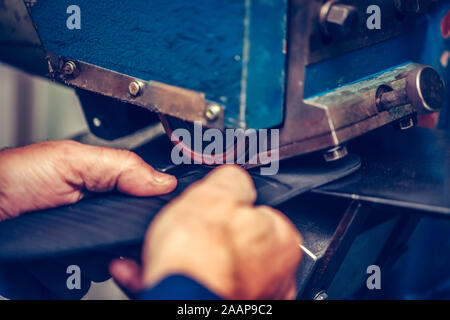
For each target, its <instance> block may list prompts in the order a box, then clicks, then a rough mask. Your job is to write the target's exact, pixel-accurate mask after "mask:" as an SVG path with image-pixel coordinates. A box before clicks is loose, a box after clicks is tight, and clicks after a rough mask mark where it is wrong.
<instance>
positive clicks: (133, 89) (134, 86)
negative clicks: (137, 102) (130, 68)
mask: <svg viewBox="0 0 450 320" xmlns="http://www.w3.org/2000/svg"><path fill="white" fill-rule="evenodd" d="M142 87H143V84H142V82H140V81H137V80H133V81H131V82H130V84H129V85H128V92H129V93H130V94H131V95H132V96H133V97H137V96H138V95H140V94H141V91H142Z"/></svg>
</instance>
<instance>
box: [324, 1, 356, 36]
mask: <svg viewBox="0 0 450 320" xmlns="http://www.w3.org/2000/svg"><path fill="white" fill-rule="evenodd" d="M319 20H320V23H321V25H322V28H323V31H324V33H325V34H326V35H333V34H340V35H346V34H349V33H350V32H351V31H352V30H354V28H355V26H356V25H357V24H358V11H357V10H356V8H355V7H353V6H350V5H345V4H341V3H339V2H338V1H337V0H330V1H328V2H326V3H325V4H324V5H323V6H322V7H321V8H320V14H319Z"/></svg>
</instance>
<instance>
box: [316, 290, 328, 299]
mask: <svg viewBox="0 0 450 320" xmlns="http://www.w3.org/2000/svg"><path fill="white" fill-rule="evenodd" d="M313 299H314V300H327V299H328V293H327V292H326V291H325V290H322V291H319V292H318V293H317V294H316V295H315V296H314V298H313Z"/></svg>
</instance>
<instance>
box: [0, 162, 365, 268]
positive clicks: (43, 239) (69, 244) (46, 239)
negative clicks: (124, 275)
mask: <svg viewBox="0 0 450 320" xmlns="http://www.w3.org/2000/svg"><path fill="white" fill-rule="evenodd" d="M359 166H360V159H359V157H358V156H356V155H353V154H350V155H348V156H347V157H345V158H344V159H341V160H339V161H336V162H332V163H324V162H323V161H319V160H318V159H316V158H314V157H313V158H305V157H302V158H301V159H291V160H288V161H284V162H282V163H280V170H279V172H278V174H277V175H274V176H261V175H259V169H254V170H251V171H250V173H251V175H252V177H253V180H254V183H255V186H256V188H257V192H258V199H257V204H267V205H271V206H276V205H278V204H280V203H282V202H284V201H286V200H288V199H290V198H293V197H294V196H296V195H299V194H301V193H303V192H306V191H309V190H311V189H313V188H316V187H319V186H321V185H324V184H326V183H328V182H331V181H334V180H337V179H339V178H341V177H344V176H346V175H348V174H350V173H352V172H354V171H355V170H357V169H358V168H359ZM210 170H211V169H209V168H204V167H201V166H198V165H193V166H187V167H180V168H176V170H175V171H173V172H171V173H172V174H175V175H176V176H177V177H178V187H177V189H176V190H175V191H174V192H173V193H171V194H170V195H165V196H161V197H151V198H135V197H130V196H125V195H121V194H117V193H112V194H107V195H96V196H93V197H91V198H88V199H85V200H83V201H81V202H79V203H77V204H74V205H70V206H65V207H60V208H56V209H50V210H44V211H40V212H31V213H27V214H24V215H22V216H20V217H18V218H15V219H11V220H6V221H4V222H1V223H0V260H3V261H12V260H23V259H41V258H45V257H55V256H58V255H67V254H74V253H80V252H83V251H86V250H97V249H106V248H108V247H113V246H125V245H129V244H133V243H140V242H141V241H142V239H143V237H144V235H145V231H146V229H147V227H148V225H149V223H150V222H151V220H152V218H153V217H154V216H155V214H156V213H157V212H158V211H159V210H160V209H161V208H162V207H163V206H164V205H165V204H166V203H167V202H168V201H170V200H171V199H173V198H174V197H176V196H177V195H178V194H180V193H181V192H182V191H183V190H184V189H185V188H186V187H187V186H189V185H190V184H191V183H193V182H195V181H197V180H198V179H201V178H202V177H203V176H204V175H205V174H206V173H207V172H209V171H210Z"/></svg>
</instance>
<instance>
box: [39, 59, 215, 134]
mask: <svg viewBox="0 0 450 320" xmlns="http://www.w3.org/2000/svg"><path fill="white" fill-rule="evenodd" d="M47 60H48V65H49V71H50V74H49V75H50V77H51V78H53V79H55V80H58V81H61V82H63V83H64V84H67V85H69V86H72V87H76V88H81V89H85V90H88V91H92V92H96V93H98V94H101V95H104V96H107V97H111V98H115V99H118V100H120V101H123V102H127V103H130V104H133V105H137V106H140V107H143V108H146V109H148V110H151V111H155V112H160V113H164V114H167V115H170V116H173V117H177V118H180V119H183V120H187V121H190V122H195V121H200V122H201V123H202V125H204V126H207V127H215V128H219V129H222V128H223V126H224V125H223V119H224V107H223V106H222V105H220V104H218V103H216V102H210V101H207V100H206V99H205V96H204V94H203V93H201V92H196V91H192V90H187V89H183V88H179V87H175V86H171V85H167V84H164V83H160V82H156V81H151V80H150V81H144V80H141V79H136V78H133V77H130V76H128V75H124V74H121V73H117V72H114V71H111V70H107V69H104V68H101V67H98V66H94V65H91V64H89V63H86V62H82V61H72V60H66V59H64V58H62V57H59V56H57V55H54V54H47ZM72 63H73V65H72ZM74 65H75V68H73V66H74ZM68 70H70V71H71V72H72V73H70V74H67V73H66V71H68ZM139 83H140V84H139ZM134 94H136V95H134ZM210 105H215V106H219V107H220V111H219V112H218V114H217V116H216V118H215V119H214V120H209V119H207V118H206V110H207V109H208V107H209V106H210Z"/></svg>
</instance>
